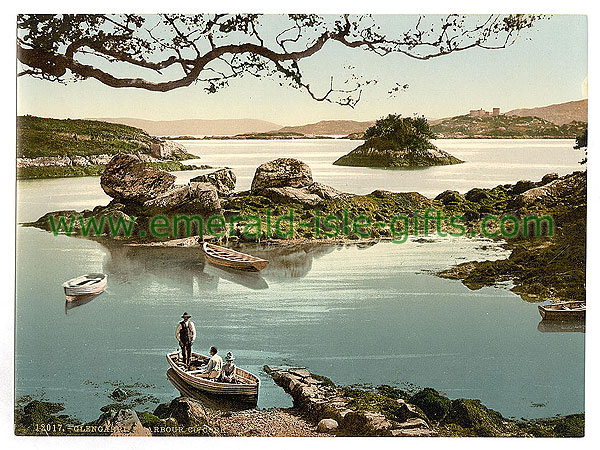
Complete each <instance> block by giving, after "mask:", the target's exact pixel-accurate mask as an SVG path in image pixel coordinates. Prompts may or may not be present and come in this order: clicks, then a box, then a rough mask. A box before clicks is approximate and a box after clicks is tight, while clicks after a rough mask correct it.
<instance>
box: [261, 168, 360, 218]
mask: <svg viewBox="0 0 600 450" xmlns="http://www.w3.org/2000/svg"><path fill="white" fill-rule="evenodd" d="M250 192H251V193H252V194H254V195H262V196H264V197H267V198H268V199H270V200H272V201H274V202H279V203H284V204H285V203H299V204H301V205H305V206H317V205H318V204H320V203H322V202H324V201H327V200H334V199H337V198H350V197H353V195H352V194H348V193H345V192H341V191H338V190H337V189H335V188H333V187H331V186H327V185H325V184H322V183H317V182H315V181H314V180H313V177H312V171H311V170H310V167H308V165H306V164H305V163H304V162H302V161H300V160H298V159H294V158H278V159H274V160H272V161H268V162H266V163H264V164H261V165H260V166H258V167H257V169H256V172H255V174H254V178H253V179H252V187H251V189H250Z"/></svg>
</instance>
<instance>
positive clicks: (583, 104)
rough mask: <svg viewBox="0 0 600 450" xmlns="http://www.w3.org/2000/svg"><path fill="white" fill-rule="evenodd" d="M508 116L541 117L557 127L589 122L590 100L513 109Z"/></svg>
mask: <svg viewBox="0 0 600 450" xmlns="http://www.w3.org/2000/svg"><path fill="white" fill-rule="evenodd" d="M505 115H506V116H521V117H530V116H533V117H539V118H540V119H544V120H547V121H548V122H552V123H554V124H556V125H564V124H566V123H571V122H572V121H574V120H575V121H579V122H587V121H588V100H587V98H586V99H584V100H576V101H573V102H566V103H558V104H556V105H549V106H541V107H538V108H524V109H513V110H512V111H508V112H507V113H505Z"/></svg>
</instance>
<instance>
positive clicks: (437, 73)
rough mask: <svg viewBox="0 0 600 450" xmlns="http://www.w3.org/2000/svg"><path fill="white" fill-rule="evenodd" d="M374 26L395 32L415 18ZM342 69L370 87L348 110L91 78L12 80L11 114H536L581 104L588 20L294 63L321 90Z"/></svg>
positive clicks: (279, 95)
mask: <svg viewBox="0 0 600 450" xmlns="http://www.w3.org/2000/svg"><path fill="white" fill-rule="evenodd" d="M380 20H382V21H383V22H385V23H386V24H387V25H388V26H392V27H393V26H395V25H397V27H398V28H399V29H403V28H402V25H403V24H404V23H405V22H407V21H408V20H410V21H411V22H412V21H414V18H412V17H407V16H386V17H384V18H381V19H380ZM275 21H276V20H275ZM345 65H353V66H355V67H357V72H358V73H360V74H362V75H364V76H365V78H376V79H377V80H378V84H377V85H376V86H373V87H367V88H366V90H365V91H364V92H363V96H362V100H361V101H360V103H359V104H358V105H357V106H356V108H355V109H351V108H348V107H342V106H339V105H332V104H327V103H320V102H316V101H314V100H312V99H311V98H310V97H309V96H308V94H306V93H304V92H302V91H298V90H294V89H292V88H289V87H280V86H279V85H278V83H277V82H276V81H274V80H270V79H267V78H262V79H256V78H254V77H245V78H241V79H235V80H233V81H232V82H231V83H230V86H229V88H226V89H223V90H221V91H219V92H217V93H216V94H207V93H206V92H205V91H204V90H203V89H202V88H201V86H199V85H197V86H190V87H187V88H180V89H176V90H174V91H170V92H166V93H157V92H148V91H145V90H141V89H134V88H124V89H123V88H121V89H115V88H110V87H108V86H105V85H103V84H101V83H100V82H98V81H96V80H85V81H80V82H76V83H69V84H68V85H66V86H65V85H61V84H58V83H52V82H48V81H42V80H37V79H32V78H28V77H21V78H20V79H19V80H18V102H17V103H18V104H17V113H18V114H32V115H37V116H43V117H56V118H67V117H70V118H85V117H136V118H142V119H152V120H175V119H190V118H198V119H224V118H254V119H263V120H268V121H271V122H275V123H277V124H280V125H299V124H304V123H310V122H317V121H319V120H326V119H352V120H373V119H376V118H379V117H382V116H384V115H387V114H389V113H392V112H394V113H401V114H404V115H411V114H413V113H419V114H424V115H425V116H426V117H429V118H440V117H448V116H454V115H458V114H464V113H466V112H468V110H469V109H476V108H480V107H481V108H484V109H488V110H491V108H492V107H500V108H501V110H502V111H507V110H510V109H515V108H522V107H534V106H544V105H549V104H553V103H561V102H565V101H570V100H579V99H581V98H585V97H587V20H586V17H585V16H575V15H569V16H567V15H557V16H553V17H552V18H551V20H544V21H541V22H539V23H538V24H537V26H536V27H535V28H533V29H531V30H526V31H524V32H523V33H522V35H521V37H520V38H519V39H518V40H517V42H516V43H515V44H514V45H513V46H511V47H509V48H507V49H502V50H483V49H473V50H467V51H464V52H459V53H454V54H450V55H447V56H444V57H440V58H434V59H432V60H428V61H417V60H414V59H411V58H408V57H406V56H403V55H397V54H395V55H388V56H386V57H383V58H381V57H378V56H376V55H373V54H371V53H368V52H364V51H361V50H356V49H355V50H352V49H348V48H344V47H342V46H341V45H337V44H336V43H328V44H327V45H326V46H325V47H324V49H323V50H322V51H321V52H319V53H317V54H316V55H314V56H312V57H311V58H309V59H308V60H304V61H303V62H302V67H304V68H305V69H306V73H307V74H308V76H309V79H310V81H311V86H319V87H323V88H324V87H325V86H326V85H327V84H328V82H329V77H330V75H332V74H335V75H336V76H338V75H339V74H340V73H342V69H341V67H342V66H345ZM396 82H398V83H401V84H404V83H407V84H409V86H410V87H409V89H408V90H407V91H405V92H400V93H398V94H396V96H395V97H392V98H390V96H389V94H388V91H389V90H390V88H391V87H393V86H394V84H395V83H396Z"/></svg>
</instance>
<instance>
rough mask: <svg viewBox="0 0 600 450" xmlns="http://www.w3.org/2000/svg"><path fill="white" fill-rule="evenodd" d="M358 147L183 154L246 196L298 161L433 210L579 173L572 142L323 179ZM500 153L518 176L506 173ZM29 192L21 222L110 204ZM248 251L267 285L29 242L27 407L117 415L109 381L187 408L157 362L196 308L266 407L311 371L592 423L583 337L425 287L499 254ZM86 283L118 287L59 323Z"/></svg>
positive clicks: (474, 147)
mask: <svg viewBox="0 0 600 450" xmlns="http://www.w3.org/2000/svg"><path fill="white" fill-rule="evenodd" d="M186 145H187V143H186ZM355 145H356V143H355V142H348V141H325V142H323V141H302V142H298V141H292V142H279V141H256V142H225V141H223V142H220V141H216V142H200V143H197V142H194V143H192V144H189V149H190V151H193V152H194V153H196V154H198V155H200V156H201V160H202V162H203V163H207V164H212V165H228V166H230V167H232V168H234V169H235V171H236V174H237V175H238V187H239V188H240V189H243V188H246V187H247V186H248V185H249V181H250V177H251V175H252V173H253V171H254V169H255V167H256V166H257V165H258V164H260V163H261V162H263V161H266V160H269V159H272V158H274V157H277V156H295V157H299V158H300V159H303V160H304V161H306V162H307V163H308V164H309V165H310V166H311V168H312V169H313V175H314V177H315V179H316V180H318V181H321V182H324V183H327V184H332V185H334V186H336V187H338V188H340V189H344V190H348V191H353V192H368V191H371V190H373V189H375V188H385V189H390V190H416V191H419V192H423V193H426V194H428V195H434V194H436V193H438V192H440V191H442V190H444V189H448V188H452V189H458V190H460V191H465V190H468V189H469V188H470V187H474V186H492V185H496V184H498V183H504V182H511V181H512V182H514V181H516V180H518V179H523V178H528V179H539V178H540V177H541V176H542V175H543V174H545V173H547V172H549V171H556V172H559V173H567V172H570V171H572V170H576V169H577V168H578V167H579V166H578V164H577V161H578V160H579V158H580V155H579V154H577V153H575V154H574V152H571V151H570V146H572V143H571V142H570V141H441V142H439V143H438V145H440V146H441V147H443V148H445V149H447V150H449V151H451V153H453V154H454V155H456V156H457V157H459V158H461V159H467V160H469V163H467V164H463V165H460V166H451V167H442V168H433V169H427V170H421V171H413V172H411V171H386V170H370V169H355V168H350V169H349V168H338V167H333V166H330V165H329V163H330V162H331V161H333V160H334V159H335V158H337V156H339V155H341V154H343V153H345V152H346V151H348V150H349V149H350V148H353V146H355ZM451 146H454V148H450V147H451ZM506 155H509V156H506ZM503 156H506V159H507V161H508V162H506V163H505V164H504V163H503V164H500V163H499V161H500V160H501V159H502V158H503ZM319 161H320V162H319ZM540 161H545V163H544V164H542V163H540ZM442 172H444V173H442ZM178 175H180V177H181V179H182V180H184V179H185V177H186V176H188V178H189V175H188V174H185V173H184V174H178ZM424 175H426V176H424ZM18 195H19V211H18V217H19V220H21V221H23V220H31V219H36V218H38V217H39V216H40V215H42V214H43V213H45V212H48V211H51V210H56V209H63V208H70V209H83V208H91V207H93V206H95V205H96V204H99V203H106V202H107V200H108V198H107V197H106V196H104V194H103V193H102V191H101V189H100V188H99V185H98V178H96V177H90V178H79V179H61V180H41V181H28V182H19V185H18ZM248 251H249V252H251V253H254V254H257V255H258V256H266V257H267V258H268V259H270V260H271V264H270V265H269V267H268V268H267V269H266V270H265V271H263V273H262V276H261V277H249V276H241V275H232V274H230V273H228V272H223V271H221V270H219V269H216V268H214V267H211V266H208V265H205V263H204V260H203V258H202V256H201V255H200V252H199V251H198V250H196V249H181V248H172V249H160V248H139V247H122V246H114V245H111V246H106V245H101V244H99V243H95V242H90V241H86V240H81V239H74V238H68V237H65V236H59V237H54V236H52V235H51V234H49V233H46V232H43V231H39V230H35V229H26V228H19V229H18V252H17V305H16V306H17V310H16V314H17V325H16V327H17V336H16V369H17V376H16V391H17V396H20V395H23V394H42V393H43V394H44V396H45V397H46V398H47V399H49V400H52V401H63V402H65V406H66V408H67V412H68V413H71V414H74V415H76V416H78V417H79V418H81V419H83V420H89V419H94V418H96V417H97V416H98V415H99V414H100V411H99V408H100V407H101V406H103V405H105V404H108V403H111V400H110V399H108V397H107V394H108V393H110V392H111V391H112V390H113V389H114V386H112V385H111V384H110V382H122V383H125V384H133V383H136V382H139V383H144V384H147V385H149V387H146V388H143V389H142V390H143V392H144V394H147V395H151V396H153V397H155V399H150V400H149V401H148V402H146V403H145V404H144V405H143V406H142V409H148V410H151V409H153V408H154V407H155V406H156V401H161V402H164V401H169V400H170V399H172V398H174V397H176V396H177V395H178V393H177V391H176V389H175V388H174V387H173V385H171V384H170V382H169V381H168V380H167V378H166V375H165V372H166V370H167V363H166V361H165V357H164V354H165V353H166V352H167V351H170V350H173V349H175V347H176V341H175V338H174V336H173V334H174V329H175V326H176V324H177V322H178V320H179V316H180V315H181V313H182V312H183V311H184V310H186V311H188V312H190V313H191V314H192V315H193V319H192V320H194V321H195V323H196V327H197V329H198V332H199V333H198V334H199V336H198V339H197V341H196V344H195V346H194V348H195V349H196V350H197V351H198V350H201V351H203V352H206V350H207V349H208V347H209V346H211V345H216V346H217V347H219V349H220V352H225V351H227V350H231V351H233V352H234V354H235V355H236V356H237V363H238V364H239V365H240V366H243V367H246V368H248V369H249V370H251V371H252V372H254V373H256V374H257V375H259V376H260V377H261V379H262V383H263V384H262V385H261V391H260V396H259V407H271V406H288V405H290V404H291V401H290V399H289V397H288V396H287V395H286V394H284V393H283V391H282V390H281V389H280V388H278V387H276V386H274V385H273V383H272V382H271V381H270V379H269V378H268V377H267V376H266V375H265V374H264V373H262V372H261V368H262V366H263V365H264V364H270V365H292V366H306V367H308V368H309V369H310V370H312V371H314V372H316V373H321V374H324V375H327V376H330V377H331V378H332V379H333V380H334V381H336V382H338V383H341V384H350V383H373V384H383V383H386V384H396V385H398V386H403V384H404V383H412V384H416V385H419V386H433V387H436V388H438V389H440V390H442V391H444V392H446V393H447V394H448V395H449V396H450V397H451V398H457V397H467V398H480V399H481V400H482V401H483V402H484V404H486V405H487V406H489V407H491V408H494V409H497V410H499V411H501V412H502V413H503V414H505V415H507V416H515V417H521V416H523V417H543V416H551V415H553V414H558V413H559V414H568V413H574V412H580V411H583V398H584V390H583V386H584V384H583V373H584V334H583V333H579V332H546V330H545V329H544V328H542V331H544V332H542V331H540V330H539V329H538V324H539V321H540V317H539V314H538V313H537V308H536V305H534V304H529V303H526V302H524V301H522V300H521V299H520V298H519V297H518V296H516V295H514V294H512V293H511V292H510V291H509V290H508V289H507V287H500V288H483V289H480V290H478V291H471V290H469V289H467V288H466V287H465V286H463V285H462V284H461V283H460V282H456V281H452V280H444V279H440V278H437V277H435V276H433V275H431V273H430V272H431V271H435V270H439V269H442V268H444V267H449V266H451V265H454V264H457V263H460V262H462V261H465V260H474V259H475V260H484V259H494V258H499V257H503V256H505V253H504V251H503V250H501V249H498V248H497V247H496V246H494V245H492V244H490V243H489V242H486V241H482V240H469V239H454V240H450V239H443V240H438V241H436V242H407V243H405V244H402V245H397V244H392V243H381V244H377V245H375V246H370V247H366V248H358V247H356V246H346V247H337V246H336V247H331V246H327V247H323V246H318V247H313V246H308V245H306V246H301V247H293V248H277V249H271V250H265V249H261V248H257V247H249V248H248ZM91 271H103V272H106V273H108V274H109V287H108V289H107V290H106V292H105V293H104V294H102V295H101V296H99V297H97V298H95V299H94V300H92V301H91V302H89V303H87V304H85V305H81V306H78V307H76V308H73V309H70V310H68V311H67V310H65V302H64V296H63V293H62V289H61V287H60V283H61V282H62V281H64V280H66V279H69V278H72V277H73V276H75V275H78V274H81V273H85V272H91Z"/></svg>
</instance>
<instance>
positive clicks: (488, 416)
mask: <svg viewBox="0 0 600 450" xmlns="http://www.w3.org/2000/svg"><path fill="white" fill-rule="evenodd" d="M444 422H445V423H448V424H456V425H459V426H461V427H462V428H467V429H469V430H470V431H472V432H473V433H474V434H475V435H477V436H503V435H506V434H507V433H508V432H509V430H508V429H507V426H506V425H505V423H504V417H502V414H500V413H499V412H497V411H494V410H492V409H489V408H487V407H485V406H484V405H482V404H481V401H480V400H471V399H466V398H459V399H457V400H453V401H452V406H451V408H450V411H449V413H448V415H447V417H446V419H445V421H444Z"/></svg>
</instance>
